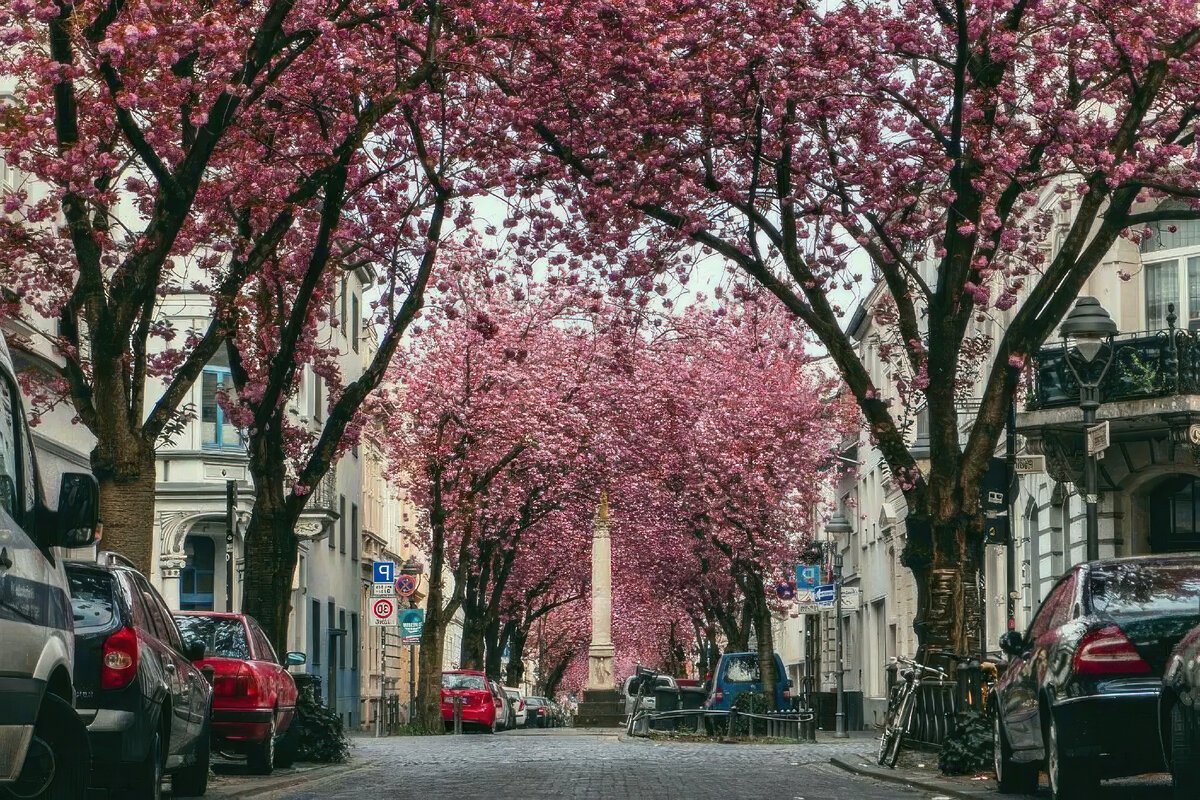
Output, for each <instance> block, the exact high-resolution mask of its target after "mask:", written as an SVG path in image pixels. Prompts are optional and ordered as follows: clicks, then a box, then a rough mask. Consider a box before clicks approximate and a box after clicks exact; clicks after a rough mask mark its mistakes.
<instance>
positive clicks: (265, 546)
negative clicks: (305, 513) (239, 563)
mask: <svg viewBox="0 0 1200 800" xmlns="http://www.w3.org/2000/svg"><path fill="white" fill-rule="evenodd" d="M279 494H280V493H278V492H273V491H270V490H268V491H265V492H263V491H261V490H260V492H259V494H258V495H257V497H256V498H255V502H254V511H253V512H252V513H251V515H250V524H249V525H248V526H247V527H246V538H245V541H246V546H245V560H246V570H245V580H244V583H243V584H242V588H243V591H242V611H243V612H244V613H246V614H249V615H250V616H252V617H254V618H255V619H256V620H258V623H259V625H261V626H262V628H263V632H265V633H266V634H267V638H268V639H270V640H271V644H272V645H274V647H275V651H276V652H278V653H286V652H287V651H288V622H289V619H290V617H291V613H292V576H293V575H294V574H295V572H296V561H297V559H298V547H299V539H297V538H296V522H297V520H296V518H295V517H293V515H291V514H289V513H287V512H285V511H282V510H279V505H277V504H278V503H279V501H280V497H279ZM321 646H322V643H321V642H314V643H313V647H317V648H319V647H321Z"/></svg>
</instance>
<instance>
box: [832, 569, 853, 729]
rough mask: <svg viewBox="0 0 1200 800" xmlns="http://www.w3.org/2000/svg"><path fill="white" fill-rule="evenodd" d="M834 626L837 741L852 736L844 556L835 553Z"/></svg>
mask: <svg viewBox="0 0 1200 800" xmlns="http://www.w3.org/2000/svg"><path fill="white" fill-rule="evenodd" d="M833 624H834V626H835V627H834V641H835V643H836V648H837V675H836V676H835V677H836V680H837V711H836V712H835V713H834V715H833V716H834V720H835V722H836V726H835V728H834V732H833V737H834V738H835V739H848V738H850V734H849V733H847V732H846V690H845V688H846V687H845V673H846V668H845V665H844V664H843V662H842V554H841V553H835V554H834V556H833Z"/></svg>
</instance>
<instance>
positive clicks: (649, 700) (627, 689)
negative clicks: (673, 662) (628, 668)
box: [621, 675, 679, 714]
mask: <svg viewBox="0 0 1200 800" xmlns="http://www.w3.org/2000/svg"><path fill="white" fill-rule="evenodd" d="M637 678H638V676H637V675H630V676H629V677H628V678H626V679H625V682H624V683H623V684H621V694H622V695H623V696H624V697H625V713H626V714H632V713H633V705H634V703H635V702H637V688H636V687H637V683H635V681H637ZM654 688H655V689H668V690H674V691H678V690H679V683H678V682H676V680H675V679H674V678H672V677H671V676H670V675H659V676H658V677H657V678H655V679H654ZM657 707H658V700H657V698H656V697H655V696H654V692H653V691H643V693H642V704H641V705H640V706H639V708H640V709H641V710H642V711H654V710H655V709H656V708H657Z"/></svg>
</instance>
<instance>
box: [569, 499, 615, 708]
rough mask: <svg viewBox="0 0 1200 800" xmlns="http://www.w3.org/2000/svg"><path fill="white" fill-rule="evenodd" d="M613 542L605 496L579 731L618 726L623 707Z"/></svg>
mask: <svg viewBox="0 0 1200 800" xmlns="http://www.w3.org/2000/svg"><path fill="white" fill-rule="evenodd" d="M615 652H616V651H615V650H614V648H613V643H612V539H610V538H609V534H608V495H607V494H605V493H601V495H600V513H599V514H598V515H597V516H596V524H595V526H594V527H593V528H592V643H591V645H589V647H588V682H587V688H586V689H584V691H583V700H582V702H580V704H579V712H578V714H577V715H576V717H575V719H576V724H577V725H579V726H580V727H609V726H617V725H621V724H622V722H623V721H624V717H625V706H624V704H623V703H622V702H621V695H620V694H619V693H618V692H617V689H616V686H615V685H614V683H613V656H614V655H615Z"/></svg>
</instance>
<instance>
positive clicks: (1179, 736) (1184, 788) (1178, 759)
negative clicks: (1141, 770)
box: [1158, 625, 1200, 800]
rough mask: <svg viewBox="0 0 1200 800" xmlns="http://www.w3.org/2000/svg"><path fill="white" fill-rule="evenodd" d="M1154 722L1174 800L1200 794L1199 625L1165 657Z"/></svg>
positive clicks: (1190, 798) (1190, 799)
mask: <svg viewBox="0 0 1200 800" xmlns="http://www.w3.org/2000/svg"><path fill="white" fill-rule="evenodd" d="M1158 724H1159V730H1160V731H1161V736H1162V746H1163V757H1164V758H1165V759H1166V762H1167V766H1169V767H1170V768H1171V782H1172V783H1173V784H1174V787H1175V798H1176V800H1180V798H1187V800H1192V798H1196V797H1200V625H1198V626H1196V627H1195V628H1192V630H1191V632H1190V633H1188V635H1187V636H1185V637H1184V638H1183V640H1182V641H1181V642H1180V643H1179V644H1178V645H1176V646H1175V650H1174V652H1172V653H1171V657H1170V658H1169V659H1168V660H1167V671H1166V674H1165V675H1164V676H1163V689H1162V696H1161V697H1159V699H1158Z"/></svg>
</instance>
